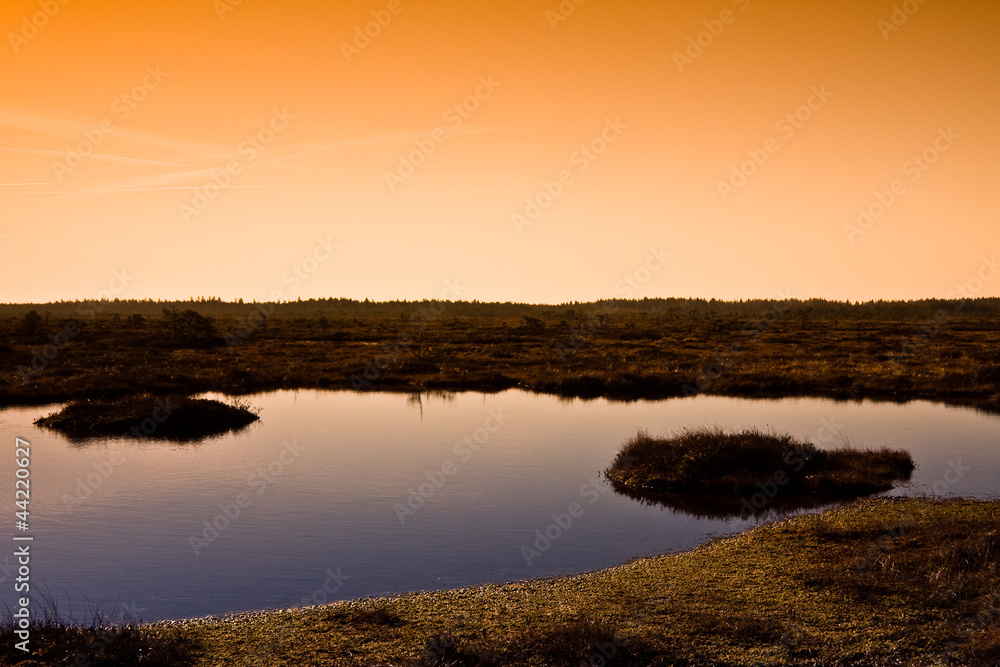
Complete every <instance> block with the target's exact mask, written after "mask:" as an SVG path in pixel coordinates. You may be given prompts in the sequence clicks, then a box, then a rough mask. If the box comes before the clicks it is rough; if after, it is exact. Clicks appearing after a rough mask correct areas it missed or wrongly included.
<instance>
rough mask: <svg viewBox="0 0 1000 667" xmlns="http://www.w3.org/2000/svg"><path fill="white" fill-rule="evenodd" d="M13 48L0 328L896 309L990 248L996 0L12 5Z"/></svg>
mask: <svg viewBox="0 0 1000 667" xmlns="http://www.w3.org/2000/svg"><path fill="white" fill-rule="evenodd" d="M576 3H581V4H576ZM0 28H2V32H3V43H2V44H0V82H2V91H3V92H2V93H0V261H2V263H3V279H2V282H0V302H28V301H31V302H44V301H50V300H59V299H88V298H95V296H97V295H98V294H100V293H101V292H102V290H107V289H108V288H109V286H113V288H114V293H115V294H117V295H118V296H120V297H121V298H171V299H172V298H186V297H189V296H202V295H204V296H210V295H211V296H218V297H221V298H223V299H227V300H230V299H237V298H243V299H245V300H250V299H258V300H263V299H268V298H271V297H272V296H275V295H279V296H280V298H283V299H295V298H298V297H302V298H309V297H326V296H334V297H352V298H358V299H364V298H370V299H375V300H387V299H422V298H436V297H439V296H441V295H442V294H446V296H447V297H448V298H461V299H466V300H469V299H479V300H487V301H526V302H544V303H559V302H565V301H570V300H581V301H582V300H586V301H590V300H595V299H601V298H609V297H620V296H633V297H644V296H648V297H658V296H662V297H668V296H679V297H706V298H707V297H715V298H722V299H737V298H758V297H763V298H771V297H777V296H779V295H780V294H789V295H791V296H794V297H798V298H810V297H823V298H831V299H851V300H867V299H878V298H886V299H911V298H921V297H945V296H948V295H949V294H950V293H953V290H954V289H955V287H956V285H958V284H961V285H968V284H969V281H970V280H972V279H974V278H975V277H976V276H977V274H979V272H980V270H981V267H982V266H983V263H984V258H985V259H986V260H990V259H992V258H993V257H994V255H996V254H997V253H998V251H1000V224H998V223H1000V186H998V183H997V177H998V162H1000V161H998V158H1000V113H998V106H1000V105H998V101H1000V46H998V45H1000V3H997V2H995V0H976V1H973V0H964V1H963V0H924V2H922V3H921V2H920V1H919V0H907V1H906V2H895V1H894V0H864V1H862V0H852V1H847V0H829V1H825V2H798V3H792V2H780V3H779V2H766V1H765V0H736V1H734V0H717V1H711V2H709V1H706V0H699V1H694V0H671V1H669V2H664V1H656V2H654V1H651V0H629V1H628V2H611V1H610V0H586V1H583V0H576V2H573V1H572V0H563V1H562V2H561V3H560V1H559V0H504V1H503V2H441V1H440V0H393V1H391V2H390V1H389V0H385V1H382V0H377V1H374V2H367V1H365V2H350V1H346V0H345V1H343V2H341V1H334V0H324V1H320V0H242V1H241V0H160V1H157V2H152V1H148V2H146V1H134V0H101V1H98V2H86V1H85V0H41V1H39V0H4V2H3V3H2V6H0ZM366 31H367V33H368V34H366ZM880 200H881V201H880ZM536 206H537V209H536V208H535V207H536ZM859 209H861V210H862V211H867V212H868V214H869V215H871V217H870V218H868V219H865V218H862V219H861V220H860V224H859V215H860V213H859ZM333 246H336V247H333ZM667 256H669V257H667ZM664 258H665V259H664ZM116 272H117V273H116ZM116 276H117V277H116ZM626 276H628V277H629V280H628V281H626V280H625V277H626ZM449 281H450V282H449ZM630 283H631V286H630ZM973 284H975V281H973ZM456 285H457V286H458V289H455V286H456ZM980 286H981V289H978V291H976V292H975V293H974V294H973V295H974V296H998V295H1000V277H998V278H996V279H993V280H986V281H984V282H981V283H980Z"/></svg>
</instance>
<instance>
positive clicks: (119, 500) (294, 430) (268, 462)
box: [0, 391, 1000, 620]
mask: <svg viewBox="0 0 1000 667" xmlns="http://www.w3.org/2000/svg"><path fill="white" fill-rule="evenodd" d="M209 396H210V397H211V396H212V395H209ZM249 398H250V401H251V402H252V403H253V404H255V405H256V406H258V407H260V408H262V412H261V421H260V422H259V423H257V424H254V425H252V426H251V427H250V428H248V429H246V430H244V431H241V432H239V433H236V434H230V435H227V436H222V437H218V438H214V439H210V440H205V441H202V442H200V443H197V444H166V443H155V444H141V443H137V442H135V441H125V440H108V441H98V442H92V443H89V444H85V445H81V444H74V443H72V442H70V441H68V440H66V439H64V438H62V437H60V436H58V435H56V434H54V433H52V432H50V431H47V430H43V429H39V428H37V427H35V426H34V425H33V424H32V422H33V421H34V420H35V419H36V418H37V417H39V416H42V415H45V414H48V413H50V412H53V411H55V410H56V409H58V406H46V407H41V408H39V407H32V408H10V409H4V410H0V437H2V438H3V441H4V442H5V443H7V445H8V446H9V447H10V451H11V452H12V451H13V447H14V439H15V437H21V438H26V439H27V440H29V441H30V442H31V468H30V469H31V503H30V512H31V513H30V531H29V532H28V533H19V531H16V530H15V528H14V525H13V524H14V516H13V514H14V511H15V509H16V508H15V507H14V462H13V456H6V457H4V458H3V460H2V462H0V475H2V479H3V482H2V484H0V488H2V489H4V491H3V495H4V500H3V506H4V507H7V508H9V519H10V522H9V526H10V527H9V528H8V529H7V531H5V532H7V533H8V537H7V538H5V539H6V541H7V542H8V544H11V545H12V544H13V542H12V541H11V538H12V537H13V536H14V534H15V533H17V534H27V535H31V536H33V537H34V541H33V542H32V543H31V544H32V547H31V549H32V553H33V558H32V562H31V583H32V586H33V590H35V589H37V588H39V587H40V586H42V585H44V587H45V588H47V590H48V591H49V593H50V594H51V595H52V596H53V597H54V598H56V600H57V602H58V605H59V607H60V610H61V611H62V613H63V614H64V615H72V616H74V617H77V618H83V617H84V616H86V611H87V610H88V608H90V607H93V606H100V607H101V608H102V609H103V610H104V611H105V612H107V613H108V614H109V615H111V616H112V617H115V616H117V615H119V614H120V613H121V612H122V610H125V609H128V610H130V611H131V613H133V614H138V615H139V616H141V618H142V619H143V620H158V619H172V618H185V617H191V616H204V615H209V614H215V615H221V614H225V613H228V612H234V611H243V610H251V609H270V608H287V607H292V606H300V605H303V604H313V603H321V602H327V601H333V600H337V599H347V598H356V597H364V596H370V595H381V594H386V593H401V592H406V591H415V590H431V589H442V588H452V587H457V586H468V585H472V584H479V583H486V582H505V581H512V580H517V579H525V578H533V577H547V576H552V575H557V574H566V573H573V572H582V571H587V570H593V569H598V568H603V567H607V566H609V565H613V564H616V563H622V562H624V561H626V560H628V559H630V558H634V557H637V556H644V555H650V554H657V553H667V552H675V551H680V550H684V549H688V548H690V547H692V546H694V545H697V544H699V543H701V542H704V541H705V540H707V539H709V538H710V537H712V536H716V535H724V534H729V533H733V532H737V531H740V530H743V529H744V528H746V527H747V526H748V525H750V524H751V523H752V521H747V520H743V519H739V518H735V519H730V520H721V519H696V518H694V517H692V516H688V515H685V514H683V513H677V512H674V511H671V510H669V509H664V508H662V507H660V506H647V505H644V504H642V503H639V502H637V501H634V500H630V499H628V498H625V497H623V496H619V495H616V494H615V493H614V492H613V491H611V490H610V488H609V487H608V486H607V484H606V483H605V482H603V481H602V480H601V478H600V471H601V470H603V469H604V468H605V467H607V466H608V465H609V463H610V462H611V460H612V459H613V458H614V455H615V453H616V452H617V450H618V448H619V447H620V446H621V444H622V442H623V440H624V439H625V438H627V437H629V436H630V435H631V434H633V433H634V432H635V430H636V429H637V428H645V429H648V430H649V431H650V432H651V433H652V434H654V435H655V434H666V433H669V432H672V431H677V430H680V429H683V428H685V427H697V426H706V425H707V426H713V425H718V426H722V427H725V428H730V429H739V428H744V427H758V428H760V429H763V430H767V429H774V430H776V431H780V432H787V433H790V434H792V435H794V436H796V437H798V438H801V439H804V440H810V441H812V442H815V443H817V444H819V445H821V446H827V447H835V446H839V445H841V444H842V443H843V441H844V440H845V439H846V440H847V441H849V442H851V443H853V444H855V445H856V446H859V447H882V446H889V447H893V448H906V449H908V450H909V451H910V452H911V453H912V455H913V458H914V460H915V461H916V463H917V470H916V472H915V473H914V475H913V478H912V479H911V480H910V482H909V483H908V484H906V485H905V486H903V487H900V488H897V489H896V490H894V491H893V492H892V493H893V494H897V495H899V494H913V495H918V494H933V495H945V496H948V495H956V496H957V495H961V496H966V497H996V496H997V495H1000V456H998V454H1000V417H997V416H993V415H987V414H984V413H981V412H978V411H975V410H972V409H964V408H951V407H946V406H943V405H938V404H933V403H927V402H913V403H908V404H891V403H874V402H867V401H865V402H860V403H857V402H835V401H830V400H824V399H782V400H748V399H733V398H721V397H711V396H699V397H694V398H685V399H674V400H667V401H643V402H634V403H620V402H613V401H606V400H589V401H582V400H566V399H559V398H556V397H552V396H544V395H537V394H530V393H525V392H520V391H508V392H504V393H499V394H489V395H483V394H476V393H459V394H431V395H428V394H424V395H410V396H408V395H405V394H389V393H365V394H359V393H353V392H334V391H281V392H273V393H265V394H258V395H254V396H251V397H249ZM949 471H951V472H949ZM571 509H572V510H573V511H572V512H570V510H571ZM574 515H575V516H574ZM559 524H561V525H559ZM545 533H548V537H544V538H542V536H543V535H545ZM0 535H2V534H0ZM550 538H551V539H550ZM5 551H7V552H8V553H9V554H11V555H9V556H8V555H6V554H5V555H2V556H0V603H6V604H7V605H8V606H10V607H12V608H13V607H14V602H15V593H14V590H13V582H14V578H15V577H16V576H17V574H16V562H15V558H14V557H13V555H12V554H13V547H12V548H10V549H9V550H5Z"/></svg>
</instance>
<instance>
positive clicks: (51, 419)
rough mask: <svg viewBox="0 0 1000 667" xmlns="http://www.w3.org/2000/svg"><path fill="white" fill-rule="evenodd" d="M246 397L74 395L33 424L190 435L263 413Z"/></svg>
mask: <svg viewBox="0 0 1000 667" xmlns="http://www.w3.org/2000/svg"><path fill="white" fill-rule="evenodd" d="M259 412H260V411H259V410H258V409H256V408H254V407H252V406H250V404H248V403H244V402H234V403H224V402H222V401H217V400H214V399H207V398H191V397H189V396H175V395H165V396H155V395H153V394H149V393H141V394H133V395H129V396H123V397H119V398H90V399H81V400H77V401H72V402H70V403H68V404H66V406H65V407H63V409H62V410H60V411H59V412H55V413H53V414H50V415H48V416H47V417H41V418H39V419H37V420H35V424H37V425H39V426H45V427H47V428H51V429H53V430H55V431H58V432H60V433H62V434H64V435H66V436H68V437H70V438H73V439H76V440H86V439H90V438H107V437H115V436H120V437H125V438H151V439H152V438H155V439H161V440H175V441H192V440H198V439H201V438H206V437H209V436H213V435H221V434H223V433H228V432H229V431H235V430H239V429H241V428H244V427H246V426H249V425H250V424H252V423H253V422H255V421H257V420H258V419H260V416H259Z"/></svg>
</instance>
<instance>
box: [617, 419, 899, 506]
mask: <svg viewBox="0 0 1000 667" xmlns="http://www.w3.org/2000/svg"><path fill="white" fill-rule="evenodd" d="M913 469H914V464H913V459H912V458H911V456H910V454H909V453H908V452H906V451H902V450H890V449H879V450H873V449H855V448H852V447H842V448H839V449H834V450H823V449H819V448H818V447H816V446H815V445H813V444H811V443H809V442H803V441H800V440H797V439H796V438H794V437H792V436H790V435H784V434H774V433H763V432H761V431H759V430H757V429H748V430H744V431H739V432H736V433H727V432H725V431H723V430H722V429H719V428H714V429H709V428H699V429H691V430H686V431H684V432H682V433H680V434H676V435H673V436H671V437H665V438H656V437H653V436H651V435H649V433H647V432H646V431H643V430H640V431H638V432H637V433H636V434H635V435H634V436H633V437H632V438H631V439H629V440H628V441H627V442H626V443H625V445H624V446H623V447H622V449H621V451H620V452H619V453H618V456H617V457H616V458H615V460H614V462H613V463H612V464H611V466H610V467H609V468H608V469H607V470H606V471H605V475H606V476H607V478H608V479H609V480H610V481H611V483H612V484H613V486H614V487H615V490H617V491H618V492H620V493H623V494H625V495H628V496H631V497H634V498H637V499H639V500H644V501H646V502H649V503H660V504H662V505H666V506H669V507H673V508H675V509H679V510H682V511H685V512H689V513H692V514H696V515H701V516H718V517H725V516H735V515H740V516H743V517H744V518H747V517H749V516H757V515H761V514H766V513H768V512H769V511H774V510H780V509H785V510H787V509H800V508H806V507H815V506H817V505H821V504H825V503H828V502H833V501H837V500H846V499H854V498H858V497H861V496H866V495H870V494H872V493H877V492H880V491H887V490H889V489H891V488H892V487H893V485H894V484H895V483H896V482H898V481H903V480H907V479H909V478H910V475H911V474H912V472H913Z"/></svg>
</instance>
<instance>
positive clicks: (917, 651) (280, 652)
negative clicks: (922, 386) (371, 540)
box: [4, 499, 1000, 667]
mask: <svg viewBox="0 0 1000 667" xmlns="http://www.w3.org/2000/svg"><path fill="white" fill-rule="evenodd" d="M998 529H1000V502H976V501H966V500H955V501H935V500H928V499H878V500H862V501H858V502H856V503H854V504H853V505H851V506H848V507H846V508H842V509H836V510H830V511H827V512H824V513H822V514H818V515H805V516H799V517H796V518H792V519H787V520H782V521H780V522H777V523H773V524H768V525H764V526H760V527H758V528H755V529H753V530H750V531H748V532H746V533H743V534H741V535H737V536H735V537H729V538H722V539H717V540H715V541H713V542H710V543H708V544H706V545H704V546H701V547H699V548H696V549H694V550H692V551H690V552H686V553H682V554H677V555H670V556H659V557H654V558H646V559H640V560H635V561H632V562H629V563H627V564H625V565H621V566H618V567H613V568H609V569H607V570H601V571H598V572H592V573H588V574H583V575H578V576H571V577H561V578H557V579H548V580H534V581H526V582H518V583H514V584H508V585H489V586H479V587H474V588H468V589H459V590H453V591H444V592H438V593H415V594H409V595H402V596H399V597H394V598H385V599H366V600H358V601H351V602H343V603H337V604H333V605H329V606H324V607H313V608H306V609H293V610H286V611H276V612H261V613H250V614H241V615H237V616H233V617H230V618H225V619H217V618H207V619H198V620H191V621H183V622H176V623H160V624H154V625H150V626H145V628H144V630H145V632H147V633H149V635H150V636H151V637H152V638H163V637H164V636H167V635H169V634H170V633H173V637H174V640H175V641H176V642H183V643H184V644H186V645H188V646H190V647H193V648H190V649H189V651H188V656H189V658H190V660H191V664H192V665H196V666H206V667H207V666H209V665H211V666H213V667H214V666H233V667H235V666H244V665H268V666H272V665H273V666H276V667H280V666H292V665H295V666H298V665H335V666H340V665H343V666H347V665H355V666H360V665H372V666H374V665H395V666H397V667H404V666H409V667H416V666H424V667H426V666H431V665H463V666H471V665H481V666H483V667H486V666H491V665H505V666H506V665H514V666H517V665H565V666H570V665H573V666H577V665H580V664H581V660H582V661H583V662H582V664H593V665H603V664H607V665H651V666H653V665H732V666H742V665H746V666H750V665H764V666H771V665H775V666H776V665H813V666H817V665H831V666H832V665H869V666H874V665H943V664H953V665H954V664H958V665H970V666H976V667H978V666H980V665H983V666H985V665H996V664H998V662H1000V592H998V591H1000V571H998V563H1000V530H998ZM4 642H5V644H9V638H8V637H5V638H4ZM47 664H59V663H58V662H51V663H47ZM95 664H96V663H95ZM178 664H181V663H178Z"/></svg>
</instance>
